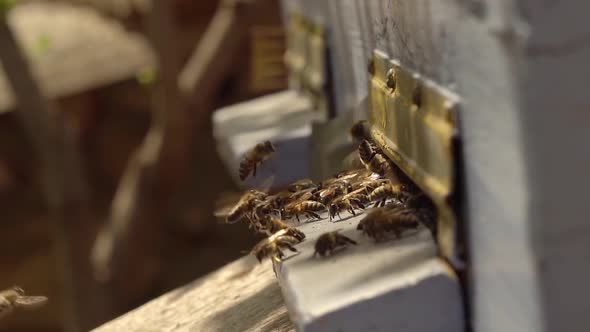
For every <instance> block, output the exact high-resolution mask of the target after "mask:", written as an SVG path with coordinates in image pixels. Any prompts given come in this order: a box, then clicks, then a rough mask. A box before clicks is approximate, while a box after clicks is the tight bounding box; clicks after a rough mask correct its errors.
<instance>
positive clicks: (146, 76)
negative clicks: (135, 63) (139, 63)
mask: <svg viewBox="0 0 590 332" xmlns="http://www.w3.org/2000/svg"><path fill="white" fill-rule="evenodd" d="M136 78H137V82H139V84H141V85H152V84H154V82H155V81H156V79H157V78H158V71H157V70H156V68H154V67H148V68H144V69H142V70H140V71H138V72H137V74H136Z"/></svg>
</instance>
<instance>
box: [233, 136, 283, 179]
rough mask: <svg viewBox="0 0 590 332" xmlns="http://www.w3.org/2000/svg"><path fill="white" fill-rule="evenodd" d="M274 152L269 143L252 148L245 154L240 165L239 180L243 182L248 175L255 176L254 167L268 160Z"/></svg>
mask: <svg viewBox="0 0 590 332" xmlns="http://www.w3.org/2000/svg"><path fill="white" fill-rule="evenodd" d="M274 152H275V147H274V146H273V145H272V143H271V142H270V141H265V142H263V143H258V144H256V146H254V148H252V149H251V150H249V151H248V152H246V154H245V156H244V159H243V160H242V162H241V163H240V169H239V175H240V180H242V181H244V180H245V179H246V178H247V177H248V176H249V175H250V173H252V176H256V167H257V166H258V164H262V163H263V162H264V161H266V160H267V159H269V158H270V156H271V155H272V154H273V153H274Z"/></svg>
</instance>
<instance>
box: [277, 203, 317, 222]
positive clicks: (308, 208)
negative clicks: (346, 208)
mask: <svg viewBox="0 0 590 332" xmlns="http://www.w3.org/2000/svg"><path fill="white" fill-rule="evenodd" d="M324 210H326V206H325V205H324V204H322V203H320V202H316V201H312V200H298V201H296V202H293V203H290V204H288V205H286V206H285V208H284V214H285V215H286V216H289V217H292V216H295V218H297V221H300V220H299V215H300V214H304V215H305V216H307V218H308V219H321V218H320V215H319V214H318V213H319V212H323V211H324Z"/></svg>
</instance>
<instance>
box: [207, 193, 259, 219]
mask: <svg viewBox="0 0 590 332" xmlns="http://www.w3.org/2000/svg"><path fill="white" fill-rule="evenodd" d="M267 197H268V195H267V194H266V193H265V192H263V191H260V190H255V189H252V190H248V191H246V192H245V193H244V194H242V196H241V197H240V199H239V200H238V202H237V203H236V204H235V205H233V206H230V207H223V208H221V209H219V210H217V211H216V212H215V215H216V216H217V217H224V218H225V222H226V223H228V224H234V223H236V222H238V221H240V220H242V219H244V218H246V219H248V220H252V212H253V210H254V209H255V208H256V207H257V206H258V205H259V204H260V203H262V202H263V201H264V200H265V199H266V198H267Z"/></svg>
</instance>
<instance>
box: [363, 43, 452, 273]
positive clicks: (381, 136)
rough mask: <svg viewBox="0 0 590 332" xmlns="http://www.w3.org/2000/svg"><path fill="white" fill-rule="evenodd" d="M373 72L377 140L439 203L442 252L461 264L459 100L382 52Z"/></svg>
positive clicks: (371, 89)
mask: <svg viewBox="0 0 590 332" xmlns="http://www.w3.org/2000/svg"><path fill="white" fill-rule="evenodd" d="M369 71H370V74H371V75H370V83H369V85H370V86H369V94H370V107H369V123H370V125H371V136H372V137H373V139H374V140H375V141H376V143H377V144H378V145H379V146H380V147H381V148H382V149H383V151H384V152H385V153H386V154H387V155H388V156H389V157H390V158H391V159H392V160H393V161H394V162H395V163H396V164H397V165H398V166H399V167H400V168H401V169H402V170H403V171H404V172H405V173H406V175H408V176H409V177H410V178H411V179H412V180H413V181H414V182H415V183H416V184H417V185H418V186H419V187H420V188H421V189H422V190H423V191H424V192H425V193H426V194H427V195H428V196H429V197H430V198H431V199H432V200H433V202H434V203H435V205H436V207H437V212H438V221H437V223H438V227H437V229H438V231H437V242H438V243H439V247H440V249H441V254H442V255H443V256H444V257H446V258H449V259H450V260H451V262H455V261H457V257H458V256H457V253H458V247H459V246H458V243H457V238H458V237H457V225H458V224H457V216H458V213H457V211H456V208H455V203H454V201H453V200H454V197H455V196H454V194H455V192H456V190H457V181H458V179H457V167H458V161H457V160H456V158H457V155H458V154H457V142H458V137H459V136H458V135H459V132H458V123H457V108H458V105H459V98H458V96H456V95H455V94H453V93H451V92H449V91H446V90H445V89H443V88H441V87H440V86H438V85H436V84H435V83H434V82H432V81H429V80H427V79H424V78H422V77H420V76H419V75H418V74H416V73H413V72H411V71H409V70H407V69H405V68H403V67H402V66H401V65H400V64H399V62H397V61H395V60H391V59H389V58H388V57H387V56H386V55H384V54H383V53H381V52H379V51H375V52H374V55H373V60H372V62H371V64H370V65H369Z"/></svg>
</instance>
